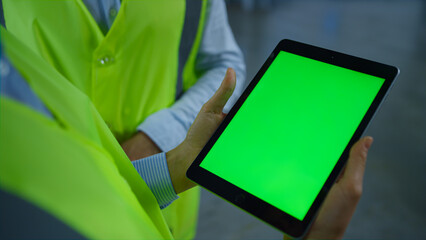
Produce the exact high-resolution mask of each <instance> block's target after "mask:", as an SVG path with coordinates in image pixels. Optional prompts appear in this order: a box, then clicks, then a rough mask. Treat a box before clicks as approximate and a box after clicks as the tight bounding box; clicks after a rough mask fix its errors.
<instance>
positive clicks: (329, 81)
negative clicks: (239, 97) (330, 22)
mask: <svg viewBox="0 0 426 240" xmlns="http://www.w3.org/2000/svg"><path fill="white" fill-rule="evenodd" d="M383 83H384V79H382V78H378V77H375V76H371V75H367V74H364V73H360V72H356V71H353V70H349V69H345V68H342V67H337V66H334V65H331V64H327V63H324V62H320V61H316V60H312V59H309V58H305V57H301V56H299V55H295V54H291V53H288V52H284V51H281V52H280V53H279V54H278V55H277V57H276V58H275V60H274V61H273V62H272V64H271V65H270V67H269V68H268V70H267V71H266V72H265V74H264V75H263V77H262V78H261V79H260V81H259V82H258V84H257V85H256V87H255V88H254V89H253V91H252V92H251V94H250V95H249V97H248V98H247V99H246V101H245V102H244V104H243V105H242V106H241V108H240V109H239V111H238V112H237V113H236V115H235V116H234V118H233V119H232V120H231V122H230V123H229V125H228V126H227V128H226V129H225V130H224V132H223V133H222V135H221V136H220V137H219V139H218V140H217V141H216V143H215V144H214V146H213V147H212V148H211V150H210V151H209V152H208V154H207V155H206V157H205V158H204V160H203V161H202V162H201V164H200V166H201V167H202V168H204V169H206V170H207V171H209V172H212V173H213V174H215V175H217V176H219V177H221V178H223V179H224V180H226V181H228V182H230V183H232V184H234V185H236V186H237V187H239V188H241V189H244V190H245V191H247V192H249V193H251V194H253V195H255V196H256V197H258V198H260V199H262V200H264V201H266V202H268V203H269V204H271V205H273V206H275V207H277V208H279V209H281V210H282V211H284V212H286V213H288V214H290V215H291V216H293V217H295V218H297V219H299V220H303V218H304V217H305V215H306V213H307V212H308V210H309V208H310V206H311V205H312V203H313V201H314V200H315V198H316V196H317V195H318V193H319V192H320V190H321V188H322V186H323V185H324V183H325V181H326V179H327V178H328V176H329V175H330V173H331V171H332V169H333V168H334V166H335V164H336V163H337V161H338V159H339V158H340V156H341V154H342V153H343V151H344V149H345V147H346V146H347V144H348V142H349V141H350V139H351V137H352V135H353V134H354V132H355V130H356V129H357V127H358V125H359V124H360V122H361V120H362V118H363V117H364V115H365V113H366V112H367V110H368V108H369V107H370V105H371V103H372V102H373V100H374V98H375V96H376V95H377V93H378V91H379V89H380V87H381V86H382V84H383Z"/></svg>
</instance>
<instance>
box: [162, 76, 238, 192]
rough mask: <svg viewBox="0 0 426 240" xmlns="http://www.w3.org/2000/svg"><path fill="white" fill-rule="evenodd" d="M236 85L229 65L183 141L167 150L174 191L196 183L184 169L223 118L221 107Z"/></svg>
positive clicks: (185, 188)
mask: <svg viewBox="0 0 426 240" xmlns="http://www.w3.org/2000/svg"><path fill="white" fill-rule="evenodd" d="M235 84H236V75H235V71H234V70H233V69H232V68H228V70H227V71H226V75H225V78H224V79H223V81H222V84H221V85H220V87H219V89H218V90H217V91H216V93H215V94H214V95H213V97H211V98H210V100H209V101H207V102H206V103H205V104H204V105H203V107H202V108H201V110H200V112H199V113H198V115H197V117H196V118H195V120H194V122H193V123H192V125H191V127H190V128H189V130H188V133H187V135H186V138H185V140H184V141H183V142H182V143H181V144H180V145H179V146H177V147H176V148H175V149H173V150H171V151H169V152H167V153H166V158H167V165H168V167H169V172H170V177H171V179H172V183H173V187H174V189H175V192H176V193H180V192H183V191H185V190H187V189H189V188H191V187H194V186H195V183H193V182H192V181H191V180H189V179H188V178H186V171H187V170H188V168H189V166H190V165H191V163H192V162H193V161H194V160H195V158H196V157H197V155H198V154H199V153H200V151H201V149H203V147H204V145H206V143H207V141H208V140H209V139H210V137H211V136H212V135H213V133H214V132H215V131H216V129H217V128H218V127H219V125H220V123H221V122H222V121H223V119H224V118H225V116H226V114H224V113H223V112H222V110H223V107H224V106H225V104H226V102H227V101H228V99H229V98H230V97H231V95H232V93H233V92H234V89H235Z"/></svg>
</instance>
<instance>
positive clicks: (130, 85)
mask: <svg viewBox="0 0 426 240" xmlns="http://www.w3.org/2000/svg"><path fill="white" fill-rule="evenodd" d="M185 5H186V1H184V0H155V1H151V0H122V3H121V7H120V10H119V12H118V15H117V16H116V18H115V20H114V23H113V25H112V26H111V28H110V30H109V31H108V33H107V34H106V35H104V34H103V33H102V31H101V30H100V28H99V27H98V25H97V23H96V22H95V20H94V19H93V17H92V16H91V14H90V12H89V11H88V10H87V8H86V6H85V5H84V3H83V2H82V0H59V1H44V0H38V1H37V0H31V1H28V0H4V1H3V8H4V15H5V20H6V26H7V28H8V30H9V31H10V32H11V33H13V34H14V35H15V36H17V37H18V38H19V39H21V40H22V41H23V42H24V43H25V44H26V45H28V46H29V47H30V48H31V49H34V50H35V51H36V52H37V53H38V54H39V55H40V56H42V57H43V58H44V59H45V60H47V61H48V62H49V63H50V64H51V65H52V66H54V67H55V69H56V70H58V71H59V72H60V73H61V74H62V75H64V76H65V78H66V79H68V80H69V81H70V82H71V83H72V84H74V85H75V86H76V87H77V88H79V89H80V90H81V91H82V92H84V93H85V94H86V95H87V96H88V97H89V98H90V99H91V101H92V102H93V104H94V105H95V107H96V109H97V110H98V111H99V113H100V114H101V116H102V118H103V119H104V120H105V121H106V123H107V125H108V126H109V128H110V129H111V131H112V132H113V134H114V135H115V137H116V138H117V139H118V140H119V141H123V140H125V139H127V138H129V136H130V135H131V134H132V133H134V132H135V129H136V127H137V126H138V125H139V124H140V123H141V122H142V121H143V120H144V119H145V118H146V117H148V116H149V115H150V114H152V113H154V112H156V111H158V110H161V109H163V108H167V107H169V106H170V105H172V104H173V103H174V101H175V96H176V79H177V78H178V76H177V68H178V54H179V45H180V39H181V34H182V29H183V24H184V18H185V9H186V6H185ZM206 8H207V1H205V0H204V1H202V8H201V13H200V23H199V24H198V31H197V34H196V37H195V40H194V43H193V46H192V49H191V53H190V55H189V57H188V59H187V61H186V63H185V68H184V70H183V73H182V75H183V80H182V81H183V89H184V90H185V89H188V88H189V87H190V86H192V85H193V84H194V83H195V82H196V73H195V71H194V64H195V57H196V53H197V51H198V47H199V44H200V41H201V37H202V31H203V26H204V19H205V12H206ZM199 198H200V192H199V189H198V188H194V189H191V190H189V191H187V192H185V193H183V194H180V198H179V199H178V200H176V201H175V202H173V203H172V204H171V205H170V206H169V207H167V208H166V209H164V210H163V213H164V216H165V218H166V221H167V222H168V223H169V227H170V229H171V230H172V232H173V235H174V236H175V237H176V238H179V239H182V238H192V237H193V236H194V235H195V228H196V220H197V214H198V205H199Z"/></svg>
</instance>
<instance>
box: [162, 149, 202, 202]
mask: <svg viewBox="0 0 426 240" xmlns="http://www.w3.org/2000/svg"><path fill="white" fill-rule="evenodd" d="M193 155H194V154H192V151H188V147H186V142H185V141H184V142H182V143H181V144H180V145H179V146H177V147H176V148H174V149H172V150H170V151H168V152H167V153H166V160H167V166H168V168H169V173H170V178H171V180H172V184H173V188H174V189H175V192H176V193H177V194H179V193H181V192H184V191H186V190H188V189H190V188H192V187H194V186H195V183H193V182H192V181H191V180H189V179H188V178H187V177H186V171H187V170H188V168H189V166H190V165H191V163H192V162H193V160H194V159H195V156H193Z"/></svg>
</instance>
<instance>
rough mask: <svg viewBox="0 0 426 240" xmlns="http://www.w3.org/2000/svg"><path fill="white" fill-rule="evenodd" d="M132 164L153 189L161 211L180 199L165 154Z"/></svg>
mask: <svg viewBox="0 0 426 240" xmlns="http://www.w3.org/2000/svg"><path fill="white" fill-rule="evenodd" d="M132 164H133V166H134V167H135V168H136V171H137V172H138V173H139V175H140V176H141V177H142V179H143V180H144V181H145V182H146V184H147V185H148V187H149V189H151V191H152V193H153V194H154V196H155V198H156V199H157V202H158V205H160V208H161V209H163V208H165V207H167V206H169V205H170V204H171V203H172V202H173V201H174V200H176V199H178V198H179V197H178V195H176V192H175V189H174V188H173V184H172V180H171V179H170V173H169V168H168V166H167V160H166V153H165V152H162V153H159V154H156V155H152V156H149V157H147V158H142V159H139V160H136V161H132Z"/></svg>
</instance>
